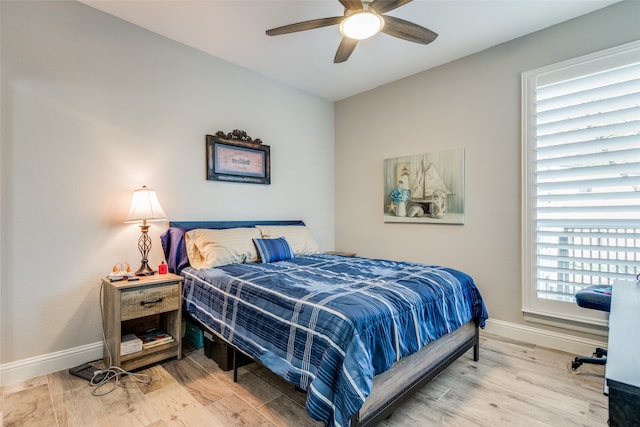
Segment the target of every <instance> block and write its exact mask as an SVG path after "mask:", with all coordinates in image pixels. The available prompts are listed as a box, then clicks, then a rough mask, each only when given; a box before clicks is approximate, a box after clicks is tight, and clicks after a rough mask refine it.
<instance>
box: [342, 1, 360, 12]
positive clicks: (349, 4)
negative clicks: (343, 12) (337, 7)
mask: <svg viewBox="0 0 640 427" xmlns="http://www.w3.org/2000/svg"><path fill="white" fill-rule="evenodd" d="M338 1H339V2H340V3H342V5H343V6H344V8H345V9H347V10H359V9H362V1H360V0H338Z"/></svg>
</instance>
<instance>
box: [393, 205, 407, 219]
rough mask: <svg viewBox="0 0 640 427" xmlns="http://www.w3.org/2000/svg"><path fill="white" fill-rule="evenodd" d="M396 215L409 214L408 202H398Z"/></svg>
mask: <svg viewBox="0 0 640 427" xmlns="http://www.w3.org/2000/svg"><path fill="white" fill-rule="evenodd" d="M397 209H398V210H397V212H396V215H398V216H407V202H398V208H397Z"/></svg>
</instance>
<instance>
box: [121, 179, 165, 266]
mask: <svg viewBox="0 0 640 427" xmlns="http://www.w3.org/2000/svg"><path fill="white" fill-rule="evenodd" d="M166 220H167V214H165V213H164V211H163V210H162V207H160V202H159V201H158V196H157V194H156V191H155V190H152V189H150V188H147V186H146V185H143V186H142V188H141V189H139V190H134V192H133V198H132V199H131V208H130V209H129V215H127V219H126V221H125V223H140V231H141V232H142V234H141V235H140V238H139V239H138V249H139V250H140V254H141V255H142V264H141V265H140V268H139V269H138V271H136V272H135V275H136V276H150V275H152V274H153V270H152V269H151V268H150V267H149V264H148V262H149V259H148V256H149V251H150V250H151V239H150V238H149V234H148V231H149V225H148V224H147V222H151V221H166Z"/></svg>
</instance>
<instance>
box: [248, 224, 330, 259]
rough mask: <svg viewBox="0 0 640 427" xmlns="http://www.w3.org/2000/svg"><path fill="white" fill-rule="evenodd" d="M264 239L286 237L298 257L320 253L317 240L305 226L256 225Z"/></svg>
mask: <svg viewBox="0 0 640 427" xmlns="http://www.w3.org/2000/svg"><path fill="white" fill-rule="evenodd" d="M256 228H257V229H258V230H260V234H262V238H263V239H277V238H279V237H284V238H285V239H287V242H288V243H289V246H291V249H292V250H293V253H294V254H296V255H313V254H317V253H320V248H319V247H318V243H317V242H316V239H314V238H313V236H312V235H311V232H310V231H309V229H308V228H307V227H306V226H304V225H256Z"/></svg>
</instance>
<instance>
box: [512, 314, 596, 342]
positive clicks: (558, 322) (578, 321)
mask: <svg viewBox="0 0 640 427" xmlns="http://www.w3.org/2000/svg"><path fill="white" fill-rule="evenodd" d="M522 313H523V314H524V320H525V321H526V322H529V323H536V324H539V325H545V326H553V327H555V328H560V329H567V330H571V331H576V332H581V333H586V334H592V335H597V336H602V337H606V336H607V335H608V333H609V327H608V325H609V320H608V319H609V313H602V314H603V315H604V316H603V318H602V319H595V318H590V317H582V316H571V315H558V314H556V313H550V312H545V311H540V310H531V309H522Z"/></svg>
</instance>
